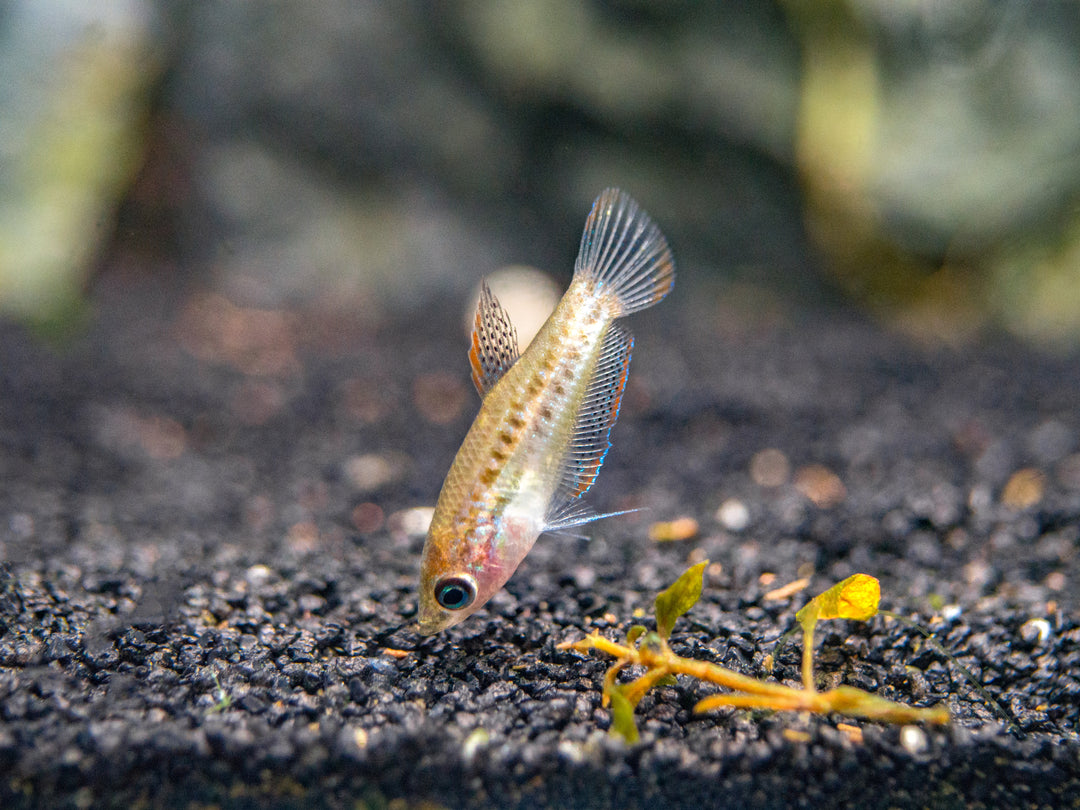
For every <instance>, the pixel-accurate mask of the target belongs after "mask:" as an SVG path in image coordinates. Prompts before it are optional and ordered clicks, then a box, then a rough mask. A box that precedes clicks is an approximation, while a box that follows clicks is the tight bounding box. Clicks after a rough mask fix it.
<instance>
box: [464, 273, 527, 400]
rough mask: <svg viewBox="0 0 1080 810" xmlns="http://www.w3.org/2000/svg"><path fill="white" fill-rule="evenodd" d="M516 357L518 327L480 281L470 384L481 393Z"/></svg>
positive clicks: (488, 288) (470, 352) (489, 388)
mask: <svg viewBox="0 0 1080 810" xmlns="http://www.w3.org/2000/svg"><path fill="white" fill-rule="evenodd" d="M517 359H518V340H517V331H516V330H515V329H514V325H513V324H512V323H510V316H509V315H507V314H506V310H505V309H503V308H502V306H501V305H500V304H499V300H498V299H497V298H496V297H495V295H494V294H493V293H492V292H491V288H490V287H488V285H487V282H486V281H483V282H481V284H480V301H479V302H478V303H477V305H476V320H475V321H474V322H473V332H472V348H470V349H469V364H470V365H471V366H472V379H473V385H475V386H476V390H477V392H478V393H479V394H480V396H484V395H485V394H486V393H487V392H488V391H490V390H491V388H492V386H494V385H495V383H497V382H498V381H499V378H500V377H502V375H503V374H505V373H506V370H507V369H508V368H510V366H512V365H514V363H516V362H517Z"/></svg>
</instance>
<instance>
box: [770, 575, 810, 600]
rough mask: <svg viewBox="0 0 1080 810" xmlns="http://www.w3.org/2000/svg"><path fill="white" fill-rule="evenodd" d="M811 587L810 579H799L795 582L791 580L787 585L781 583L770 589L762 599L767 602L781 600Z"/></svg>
mask: <svg viewBox="0 0 1080 810" xmlns="http://www.w3.org/2000/svg"><path fill="white" fill-rule="evenodd" d="M808 587H810V580H809V579H797V580H795V581H794V582H789V583H788V584H787V585H781V586H780V587H779V588H776V589H774V590H771V591H769V592H768V593H767V594H765V595H764V596H763V597H762V599H764V600H765V601H766V602H779V601H780V600H782V599H788V598H790V597H792V596H794V595H795V594H797V593H799V592H800V591H805V590H806V589H807V588H808Z"/></svg>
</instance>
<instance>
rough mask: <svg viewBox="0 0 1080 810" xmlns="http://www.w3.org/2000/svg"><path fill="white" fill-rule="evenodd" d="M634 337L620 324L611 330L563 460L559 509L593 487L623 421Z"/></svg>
mask: <svg viewBox="0 0 1080 810" xmlns="http://www.w3.org/2000/svg"><path fill="white" fill-rule="evenodd" d="M633 348H634V337H633V335H631V334H630V332H629V331H628V330H626V329H623V328H622V327H620V326H619V325H618V324H614V323H613V324H612V325H611V326H610V327H608V332H607V334H606V335H605V336H604V342H603V344H602V345H601V347H600V353H599V356H598V358H597V361H596V367H595V369H594V371H593V376H592V379H591V380H590V381H589V385H588V388H587V389H586V391H585V396H584V398H583V399H582V402H581V407H580V408H579V410H578V414H577V422H576V424H575V426H574V432H573V435H572V436H571V438H570V442H569V444H568V446H567V448H566V454H565V456H564V457H563V459H562V468H561V470H560V476H559V486H558V488H557V489H556V496H555V500H554V505H555V507H556V509H558V508H560V507H565V504H566V503H567V502H569V501H571V500H573V499H575V498H580V497H581V496H582V495H584V494H585V493H586V492H588V491H589V489H590V488H591V487H592V485H593V482H595V481H596V475H597V473H599V472H600V467H601V465H603V463H604V458H605V456H607V452H608V448H610V447H611V442H610V441H609V436H610V435H611V428H612V427H614V425H615V421H616V420H617V419H618V418H619V405H620V403H621V402H622V395H623V391H624V390H625V388H626V376H627V373H628V372H629V370H630V353H631V351H632V350H633Z"/></svg>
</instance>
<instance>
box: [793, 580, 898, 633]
mask: <svg viewBox="0 0 1080 810" xmlns="http://www.w3.org/2000/svg"><path fill="white" fill-rule="evenodd" d="M880 601H881V584H880V583H879V582H878V581H877V580H876V579H875V578H874V577H872V576H870V575H869V574H853V575H852V576H850V577H848V578H847V579H845V580H843V581H842V582H838V583H837V584H836V585H833V586H832V587H831V588H829V590H827V591H825V592H824V593H822V594H819V595H818V596H815V597H814V598H813V599H811V600H810V602H809V603H807V605H806V607H804V608H803V609H802V610H800V611H799V612H798V613H796V614H795V618H796V619H798V620H799V622H800V623H801V624H803V625H804V626H805V625H806V624H807V622H810V623H813V622H815V621H824V620H828V619H856V620H858V621H866V620H867V619H869V618H870V617H871V616H874V615H876V614H877V611H878V603H879V602H880Z"/></svg>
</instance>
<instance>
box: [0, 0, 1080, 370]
mask: <svg viewBox="0 0 1080 810" xmlns="http://www.w3.org/2000/svg"><path fill="white" fill-rule="evenodd" d="M99 6H100V7H99ZM0 75H2V76H3V78H4V81H2V82H0V127H2V137H0V310H2V311H3V312H4V313H6V316H7V317H12V318H16V319H19V320H23V321H26V322H29V323H32V324H35V325H37V326H39V327H41V328H43V329H46V330H52V331H60V332H64V331H67V330H70V329H71V327H72V326H73V325H75V326H77V325H78V323H80V319H81V318H83V317H85V315H86V314H87V313H88V312H90V311H92V309H91V308H90V307H89V306H88V302H89V301H92V296H91V295H90V291H91V287H92V283H93V282H94V280H95V279H96V278H98V277H100V276H101V275H102V274H112V275H113V276H114V277H119V278H121V279H124V278H132V277H140V276H143V275H146V274H152V275H154V276H155V277H162V276H164V277H167V278H169V279H173V280H179V281H180V282H181V283H182V284H187V285H191V287H192V288H193V289H196V288H197V289H201V290H209V291H212V292H213V293H214V294H216V295H221V296H223V297H224V298H225V299H227V300H228V301H230V302H232V303H233V304H235V305H237V306H251V307H262V308H266V309H276V308H286V309H288V308H295V307H305V308H311V307H314V308H316V309H318V308H320V307H325V308H327V309H334V308H342V307H349V308H351V309H354V310H359V311H362V312H370V313H371V317H372V318H376V319H377V318H379V317H408V316H415V315H416V314H418V313H422V312H424V311H425V309H427V308H430V307H432V306H438V305H440V304H441V303H445V302H448V301H452V302H453V305H454V306H460V305H461V301H462V300H463V299H462V297H461V296H463V295H464V293H465V291H466V290H467V289H468V288H469V287H471V286H472V285H473V284H475V282H476V281H477V279H478V278H479V277H480V276H482V275H483V274H485V273H489V272H491V271H492V270H493V269H495V268H497V267H499V266H501V265H504V264H509V263H522V262H528V263H531V264H533V265H536V266H538V267H541V268H544V269H545V270H549V271H552V272H554V273H555V274H557V275H559V276H560V278H561V277H562V276H568V275H569V271H570V267H571V262H572V259H573V255H574V252H575V250H576V247H577V239H578V237H579V234H580V230H579V229H580V227H581V223H582V221H583V218H584V215H585V213H586V212H587V210H588V205H589V202H590V201H591V200H592V198H593V197H594V196H595V194H596V193H597V192H598V191H599V190H600V189H602V188H603V187H605V186H608V185H619V186H622V187H623V188H625V189H627V190H628V191H630V192H631V193H632V194H633V195H634V196H635V197H637V198H638V199H639V201H640V202H641V203H642V204H643V205H644V206H645V207H646V208H647V209H648V210H649V211H650V212H651V213H652V214H653V215H654V217H655V218H656V219H657V221H658V222H659V223H660V224H661V226H662V227H663V229H664V230H665V232H666V233H667V234H668V236H669V237H670V239H671V241H672V243H673V245H674V247H675V251H676V255H677V258H678V260H679V264H680V269H681V278H680V290H679V292H680V293H682V294H684V295H685V294H686V291H687V290H689V291H690V292H691V293H693V294H695V300H696V301H699V302H700V301H706V302H711V303H710V304H709V305H708V306H704V307H700V309H701V313H703V315H702V316H703V317H709V318H714V319H722V318H729V317H736V318H738V317H743V318H746V319H748V320H749V321H753V319H754V318H757V317H765V315H764V313H769V317H775V315H776V314H777V313H780V314H781V316H783V315H784V314H785V313H790V312H793V311H796V310H798V309H800V308H805V307H829V306H835V305H836V304H837V303H838V302H840V303H843V302H851V303H853V304H854V305H855V306H858V307H861V308H864V309H865V310H867V311H869V312H872V313H874V314H875V315H876V316H877V317H880V318H881V319H882V320H883V321H885V322H887V323H889V324H890V325H893V326H895V327H897V328H901V329H904V330H906V331H908V332H910V333H911V334H913V335H916V336H918V337H919V338H920V339H922V340H926V341H929V342H942V341H944V342H948V343H957V342H964V341H968V340H972V339H977V338H979V337H982V336H985V335H988V334H995V333H997V332H1000V331H1002V330H1005V331H1008V332H1010V333H1012V334H1014V335H1017V336H1019V337H1021V338H1023V339H1025V340H1030V341H1033V342H1036V343H1038V344H1040V345H1050V346H1057V347H1064V348H1066V349H1068V348H1070V347H1073V346H1075V345H1076V343H1077V341H1078V339H1080V3H1076V2H1074V1H1073V0H1067V1H1066V0H1063V1H1062V2H1036V3H1030V2H1019V1H1017V0H1006V1H1005V2H989V0H985V1H984V0H952V1H951V2H948V3H936V2H926V1H925V0H832V1H830V0H824V1H823V2H809V0H781V1H779V2H766V1H765V0H736V1H735V2H725V3H697V2H690V1H689V0H671V1H670V2H646V0H622V1H621V2H620V1H619V0H612V2H584V0H533V2H495V1H491V2H482V1H481V0H464V1H463V2H453V3H450V2H448V3H423V2H418V1H417V2H408V1H406V2H394V3H390V2H352V0H349V1H346V0H338V1H337V2H320V3H310V2H305V1H304V0H281V2H266V3H236V2H230V1H228V0H219V1H218V2H212V1H210V0H206V1H205V2H198V3H168V2H151V0H122V2H116V3H109V4H88V3H80V2H76V0H66V1H64V0H8V1H7V2H0ZM685 300H689V299H685Z"/></svg>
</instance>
